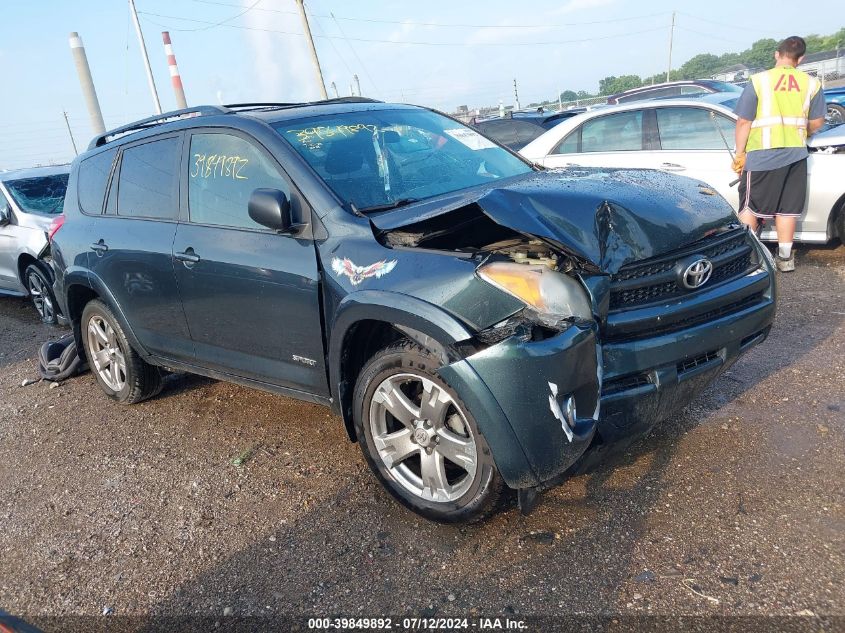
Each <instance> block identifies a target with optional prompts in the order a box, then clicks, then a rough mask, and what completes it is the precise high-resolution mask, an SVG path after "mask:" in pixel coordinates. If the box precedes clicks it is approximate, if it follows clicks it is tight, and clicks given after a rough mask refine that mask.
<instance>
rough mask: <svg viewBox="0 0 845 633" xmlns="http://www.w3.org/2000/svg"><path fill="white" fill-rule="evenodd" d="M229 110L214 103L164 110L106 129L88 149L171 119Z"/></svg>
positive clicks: (176, 119)
mask: <svg viewBox="0 0 845 633" xmlns="http://www.w3.org/2000/svg"><path fill="white" fill-rule="evenodd" d="M227 112H229V110H228V109H227V108H226V107H225V106H214V105H205V106H196V107H194V108H184V109H182V110H171V111H170V112H163V113H161V114H156V115H155V116H151V117H148V118H146V119H141V120H140V121H134V122H132V123H128V124H126V125H122V126H120V127H116V128H114V129H113V130H108V131H106V132H105V133H104V134H99V135H98V136H95V137H94V139H93V140H92V141H91V143H90V144H89V145H88V149H94V148H95V147H101V146H103V145H105V144H106V143H108V142H109V141H110V140H112V139H114V138H116V137H118V136H122V135H123V134H129V133H130V132H137V131H139V130H145V129H147V128H148V127H153V126H154V125H161V124H162V123H170V122H171V121H178V120H180V119H188V118H191V117H195V116H207V115H210V114H226V113H227Z"/></svg>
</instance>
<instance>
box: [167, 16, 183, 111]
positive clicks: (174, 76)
mask: <svg viewBox="0 0 845 633" xmlns="http://www.w3.org/2000/svg"><path fill="white" fill-rule="evenodd" d="M161 40H162V42H164V54H165V55H166V56H167V67H168V68H169V69H170V82H171V83H172V84H173V92H174V93H176V106H177V107H178V108H179V109H180V110H184V109H185V108H187V107H188V102H187V101H185V88H184V87H183V86H182V75H180V74H179V67H178V66H177V65H176V55H174V54H173V44H172V42H171V41H170V33H169V32H168V31H162V32H161Z"/></svg>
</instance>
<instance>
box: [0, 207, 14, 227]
mask: <svg viewBox="0 0 845 633" xmlns="http://www.w3.org/2000/svg"><path fill="white" fill-rule="evenodd" d="M11 221H12V210H11V209H10V208H9V203H8V202H6V201H3V203H2V204H0V226H6V225H7V224H9V223H10V222H11Z"/></svg>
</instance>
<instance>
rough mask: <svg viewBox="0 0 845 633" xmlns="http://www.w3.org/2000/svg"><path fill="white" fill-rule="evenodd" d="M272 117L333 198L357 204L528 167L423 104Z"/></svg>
mask: <svg viewBox="0 0 845 633" xmlns="http://www.w3.org/2000/svg"><path fill="white" fill-rule="evenodd" d="M273 125H274V127H275V128H276V130H277V131H278V132H279V133H280V134H281V136H282V137H283V138H284V139H285V140H286V141H287V142H288V143H290V145H291V146H292V147H293V148H294V149H295V150H296V152H297V153H299V154H300V155H301V156H302V157H303V158H304V159H305V160H306V161H307V162H308V164H309V165H310V166H311V167H312V168H313V169H314V170H315V171H316V172H317V174H318V175H319V176H320V178H322V179H323V181H324V182H325V183H326V184H327V185H328V186H329V188H331V189H332V191H334V192H335V194H337V196H338V197H339V198H341V199H342V200H344V201H345V202H348V203H352V204H354V205H355V206H356V207H357V208H358V209H359V210H368V209H373V208H374V207H390V206H396V205H401V204H403V203H405V202H408V201H412V200H420V199H424V198H429V197H432V196H437V195H441V194H445V193H450V192H452V191H459V190H461V189H466V188H468V187H473V186H475V185H480V184H482V183H486V182H491V181H495V180H499V179H502V178H509V177H512V176H516V175H519V174H525V173H529V172H530V171H532V168H531V166H530V165H529V164H527V163H526V162H524V161H522V160H521V159H519V158H517V157H516V156H514V155H513V154H511V153H510V152H508V151H507V150H505V149H502V148H501V147H499V146H498V145H496V144H495V143H493V142H492V141H490V140H489V139H487V138H485V137H484V136H482V135H481V134H479V133H478V132H476V131H475V130H473V129H472V128H469V127H466V126H465V125H462V124H461V123H458V122H457V121H454V120H452V119H449V118H447V117H444V116H442V115H440V114H437V113H435V112H431V111H429V110H417V109H395V110H394V109H385V110H367V111H358V112H346V113H339V114H327V115H323V116H317V117H309V118H307V119H296V120H290V121H281V122H279V123H275V124H273Z"/></svg>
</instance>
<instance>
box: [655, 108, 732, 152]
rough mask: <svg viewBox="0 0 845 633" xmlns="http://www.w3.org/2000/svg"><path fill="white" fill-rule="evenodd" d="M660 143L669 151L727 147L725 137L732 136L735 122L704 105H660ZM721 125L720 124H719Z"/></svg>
mask: <svg viewBox="0 0 845 633" xmlns="http://www.w3.org/2000/svg"><path fill="white" fill-rule="evenodd" d="M656 112H657V128H658V130H659V131H660V145H661V147H662V148H663V149H667V150H681V149H698V150H706V149H717V150H723V149H725V141H724V140H723V139H722V136H721V135H720V134H719V129H720V128H721V131H722V134H723V135H724V137H725V138H726V139H729V140H730V139H733V133H734V122H733V121H732V120H731V119H729V118H728V117H726V116H722V115H721V114H713V116H712V117H711V115H710V111H709V110H705V109H704V108H657V109H656ZM717 126H718V127H717Z"/></svg>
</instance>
